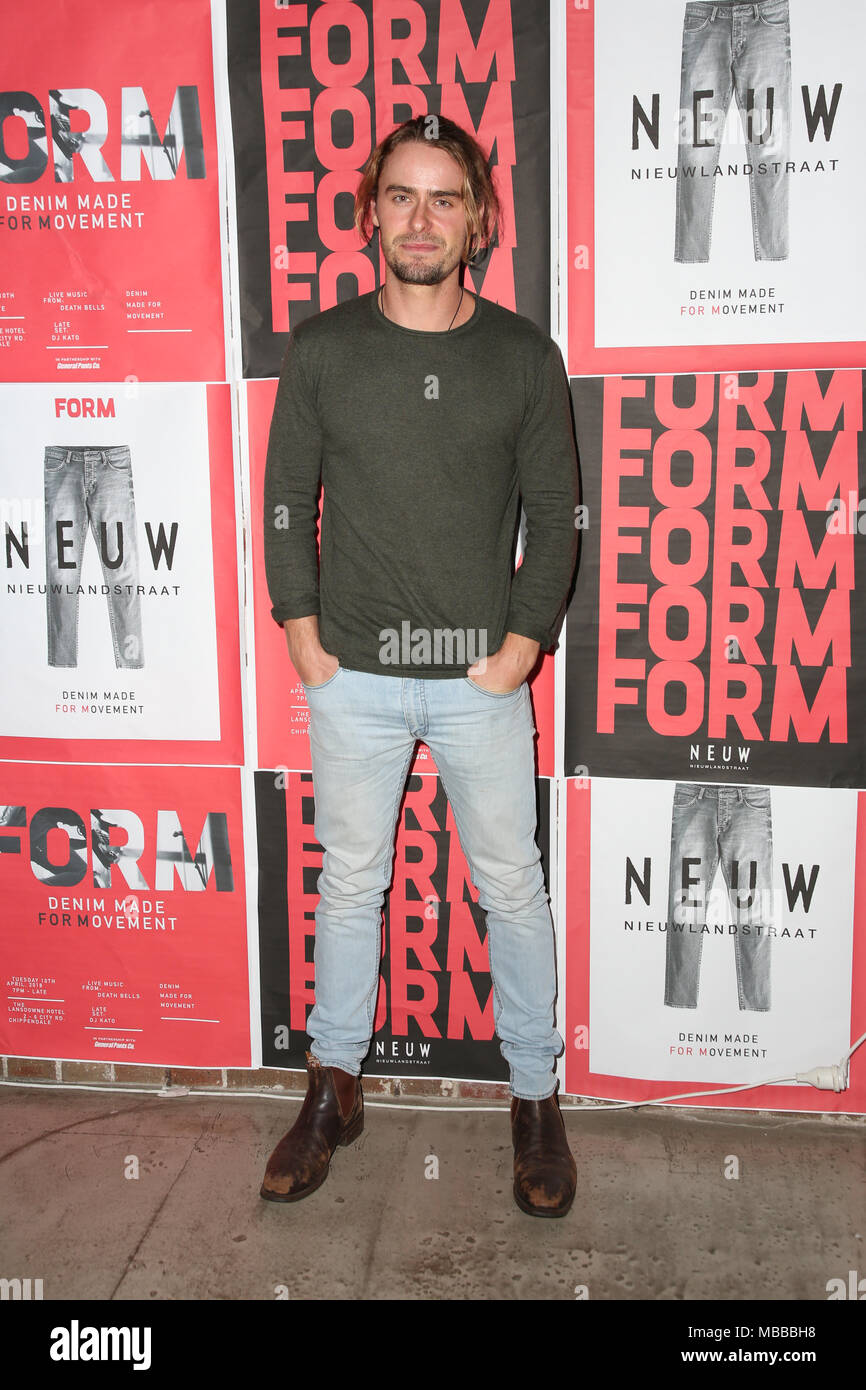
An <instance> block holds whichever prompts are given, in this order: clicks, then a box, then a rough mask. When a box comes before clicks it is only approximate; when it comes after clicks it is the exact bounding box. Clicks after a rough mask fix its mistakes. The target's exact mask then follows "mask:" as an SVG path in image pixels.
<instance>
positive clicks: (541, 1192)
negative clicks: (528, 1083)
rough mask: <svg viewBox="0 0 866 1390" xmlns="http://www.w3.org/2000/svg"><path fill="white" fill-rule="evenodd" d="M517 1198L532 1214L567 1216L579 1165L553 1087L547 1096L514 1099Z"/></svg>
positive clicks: (515, 1097) (521, 1208) (513, 1140)
mask: <svg viewBox="0 0 866 1390" xmlns="http://www.w3.org/2000/svg"><path fill="white" fill-rule="evenodd" d="M511 1139H512V1142H513V1144H514V1200H515V1202H516V1203H517V1205H518V1206H519V1207H520V1210H521V1211H525V1212H527V1213H528V1215H529V1216H565V1214H566V1213H567V1212H568V1211H569V1209H570V1207H571V1204H572V1202H573V1201H574V1192H575V1188H576V1186H577V1169H576V1167H575V1164H574V1158H573V1157H572V1153H571V1149H570V1148H569V1147H568V1139H567V1138H566V1134H565V1125H564V1124H563V1121H562V1115H561V1114H560V1110H559V1101H558V1100H557V1098H556V1092H555V1091H554V1093H553V1095H552V1096H548V1097H547V1099H546V1100H520V1099H519V1098H518V1097H517V1096H513V1097H512V1100H511Z"/></svg>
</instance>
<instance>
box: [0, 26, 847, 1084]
mask: <svg viewBox="0 0 866 1390" xmlns="http://www.w3.org/2000/svg"><path fill="white" fill-rule="evenodd" d="M829 5H830V12H831V13H830V15H829V18H830V20H832V22H827V19H826V18H825V17H822V18H821V20H820V22H818V17H817V12H816V11H815V9H814V6H810V5H808V4H807V3H805V0H760V3H759V4H758V5H757V6H755V7H750V8H752V9H753V10H754V15H753V23H752V25H751V27H749V28H748V30H747V31H746V30H744V31H743V32H742V33H738V34H737V35H734V32H733V28H732V25H733V23H734V20H733V16H732V14H731V12H730V11H731V7H730V6H726V5H724V4H722V5H719V6H711V5H701V4H698V5H697V6H696V5H693V4H690V5H688V6H687V5H686V4H685V0H659V3H658V4H657V5H654V6H653V7H652V10H653V14H652V16H651V17H650V15H649V9H650V7H648V6H646V5H645V4H641V3H640V2H639V0H624V4H623V5H617V6H611V5H606V4H604V3H600V2H599V0H586V3H578V4H572V3H569V4H565V3H564V0H553V3H551V5H550V6H549V10H548V8H546V7H538V6H536V5H527V4H522V3H519V0H424V3H421V4H414V3H408V0H407V3H405V4H403V3H401V0H388V2H387V3H385V0H340V2H339V3H336V0H311V3H309V4H303V5H302V4H274V3H272V0H255V3H248V0H225V3H222V0H182V3H181V4H174V5H169V4H168V3H167V0H146V3H143V4H142V3H138V4H137V5H136V7H135V23H134V24H131V23H130V17H131V15H132V11H131V9H130V7H129V6H128V5H126V4H125V3H124V4H121V5H118V6H116V7H115V8H114V9H113V10H112V12H111V14H110V15H106V13H105V12H104V8H103V7H100V6H98V5H97V4H96V3H95V0H82V4H81V5H79V6H77V7H76V11H75V17H74V19H73V17H72V15H71V14H70V15H69V16H59V17H58V20H57V24H56V25H53V26H52V32H51V35H50V38H49V39H47V40H45V41H44V42H43V40H42V39H40V40H39V42H38V43H37V41H36V39H35V38H34V36H33V34H32V32H31V28H30V26H29V25H28V24H27V23H26V22H25V18H24V17H23V16H18V18H12V17H10V23H9V35H8V40H9V41H8V43H7V45H6V46H5V49H4V55H3V57H2V59H0V74H2V77H3V81H2V82H0V202H2V206H0V247H2V249H3V251H4V252H5V254H4V256H3V257H2V261H0V381H2V384H0V398H2V404H3V412H2V420H3V423H2V426H0V496H2V517H0V523H2V541H3V545H2V555H3V564H4V569H5V575H4V582H3V592H2V594H0V603H2V623H3V632H4V636H5V638H6V643H5V646H6V650H7V652H10V653H12V654H13V655H12V659H11V660H10V661H9V662H8V663H7V676H6V678H5V679H4V682H3V688H2V690H0V759H2V761H0V770H2V776H3V782H4V787H3V788H2V789H0V873H3V874H4V875H5V884H6V887H7V890H8V892H9V894H10V901H11V902H12V903H13V904H14V908H13V910H12V911H11V912H10V913H9V914H8V915H7V916H6V918H5V920H4V924H3V926H2V928H0V934H2V943H3V953H4V971H3V983H4V985H5V986H6V988H5V990H4V996H5V997H4V1001H3V1010H2V1014H0V1052H4V1053H8V1054H10V1055H19V1056H24V1055H26V1056H45V1057H69V1058H75V1059H81V1060H88V1059H91V1058H93V1057H96V1056H106V1055H112V1056H115V1055H116V1056H120V1054H121V1052H122V1053H123V1055H124V1059H125V1060H131V1061H136V1062H142V1063H144V1062H149V1063H154V1062H156V1063H161V1064H164V1065H171V1064H176V1065H190V1066H208V1067H212V1066H252V1067H255V1066H258V1065H264V1066H273V1067H286V1066H288V1067H290V1068H298V1069H300V1068H302V1067H303V1052H304V1046H305V1040H306V1034H305V1032H304V1023H305V1020H306V1016H307V1015H308V1012H309V1007H310V1005H311V1003H312V999H313V997H314V987H315V981H314V974H313V968H312V938H313V928H314V913H315V903H316V892H315V882H316V877H317V874H318V868H319V866H320V863H321V848H320V847H319V846H318V845H317V844H316V842H315V837H314V834H313V832H312V806H313V788H312V784H311V781H310V771H309V770H310V757H309V745H308V737H307V722H308V715H307V708H306V701H305V698H304V693H303V687H302V685H301V684H300V681H299V680H297V678H296V676H295V673H294V672H293V671H292V669H291V666H290V663H289V661H288V656H287V653H286V647H285V640H284V637H283V634H282V632H281V630H280V629H279V627H277V625H276V624H275V623H274V622H273V620H272V618H271V616H270V601H269V597H268V594H267V588H266V584H265V579H264V570H263V556H262V550H263V544H262V517H261V492H262V483H263V474H264V462H265V452H266V447H267V437H268V428H269V423H270V415H271V411H272V408H273V400H274V395H275V390H276V378H277V376H278V374H279V370H280V364H281V361H282V357H283V353H284V351H285V347H286V343H287V342H288V337H289V334H290V332H291V330H292V329H293V328H294V327H295V326H296V325H297V324H298V323H300V322H302V321H303V320H304V319H305V318H306V317H308V316H310V315H311V314H315V313H317V312H319V311H320V310H322V309H325V308H328V307H329V306H330V305H332V304H336V303H338V302H341V301H343V300H346V299H349V298H353V297H355V296H357V295H360V294H369V293H371V292H373V291H375V290H376V289H377V288H378V287H379V285H380V284H381V282H382V278H383V274H384V265H383V262H382V261H381V258H380V256H379V251H378V243H377V241H375V240H374V241H373V242H372V243H371V244H370V245H369V246H367V245H365V244H364V243H363V242H362V241H361V239H360V238H359V237H358V235H357V233H356V232H355V231H354V228H353V227H352V218H351V207H352V199H353V196H354V191H355V188H356V187H357V183H358V180H359V178H360V170H361V168H362V166H363V164H364V161H365V159H366V158H367V155H368V154H369V152H370V150H371V149H372V148H373V146H374V144H375V143H376V141H377V140H378V139H380V138H381V137H382V135H384V134H385V133H387V131H388V130H389V129H391V128H392V127H393V126H394V125H395V124H397V123H399V122H400V121H401V120H403V119H405V118H406V117H408V116H410V115H424V114H427V113H428V112H432V113H437V112H438V113H441V114H444V115H448V116H450V117H451V118H453V119H455V120H457V121H458V122H459V123H461V124H463V125H465V126H467V127H468V128H471V129H472V130H473V131H474V132H475V133H476V135H477V137H478V139H479V141H480V143H481V144H482V146H483V148H484V149H485V152H486V153H487V154H488V155H489V157H490V160H491V165H492V168H493V173H494V179H495V181H496V185H497V189H498V192H499V194H500V197H501V198H502V201H503V206H504V212H505V217H504V225H503V231H502V233H501V235H500V238H499V240H498V242H497V244H496V245H495V246H494V247H493V248H492V251H491V252H490V254H489V256H488V258H487V260H486V261H485V262H484V263H483V264H482V265H481V266H480V267H479V268H477V269H473V270H471V271H469V272H468V278H467V288H471V289H473V290H474V291H475V292H476V293H478V294H479V295H481V296H482V297H485V298H489V299H490V300H492V301H494V302H496V303H499V304H502V305H504V306H505V307H507V308H510V309H512V310H515V311H517V312H519V313H521V314H524V315H525V316H527V317H528V318H530V319H531V320H532V321H533V322H535V323H536V324H537V325H538V326H540V327H541V328H543V329H544V330H545V331H549V332H551V333H552V334H553V336H554V337H555V338H556V340H557V341H558V343H559V346H560V348H561V350H562V354H563V359H564V363H565V366H566V369H567V373H568V377H569V380H570V386H571V396H572V404H573V411H574V419H575V430H576V438H577V443H578V448H579V453H580V464H581V480H582V500H581V507H580V508H579V509H578V512H577V513H576V515H575V525H576V527H577V528H578V530H579V533H580V540H581V558H580V565H579V570H578V575H577V579H576V584H575V589H574V596H573V599H572V601H571V605H570V608H569V611H568V616H567V620H566V625H565V628H564V631H563V634H562V637H561V639H560V643H559V647H558V649H557V651H556V653H555V654H554V655H550V656H547V657H545V659H544V660H543V661H542V662H541V663H540V665H539V668H538V669H537V671H536V672H535V673H534V674H533V678H532V683H531V691H532V699H533V709H534V713H535V721H536V726H537V735H538V737H537V774H538V788H539V792H538V796H539V806H540V808H541V810H540V830H539V843H540V845H541V848H542V854H543V857H544V859H545V863H546V866H547V869H548V875H549V877H548V884H549V889H550V893H551V901H552V908H553V915H554V920H555V922H556V927H557V934H558V953H559V954H558V960H559V981H560V999H559V1018H558V1026H559V1029H560V1032H561V1033H562V1034H563V1037H564V1038H565V1043H566V1048H565V1053H564V1056H563V1058H562V1059H560V1066H559V1077H560V1083H561V1086H562V1088H563V1090H564V1091H568V1092H569V1093H572V1094H581V1095H587V1096H599V1097H612V1098H616V1099H642V1098H652V1097H658V1096H659V1095H662V1094H664V1095H667V1094H670V1093H671V1092H676V1093H685V1092H691V1091H693V1090H708V1091H709V1092H710V1094H709V1095H708V1096H705V1097H703V1098H701V1099H700V1100H697V1101H696V1102H695V1103H700V1104H710V1105H713V1104H727V1105H743V1106H746V1107H756V1106H763V1107H767V1106H771V1107H772V1108H779V1109H793V1110H797V1109H802V1110H810V1109H818V1110H849V1111H850V1110H855V1111H862V1110H863V1109H864V1108H866V1093H864V1082H863V1079H862V1078H861V1074H860V1073H861V1071H862V1063H860V1062H859V1060H858V1059H857V1058H855V1059H854V1060H853V1061H852V1064H851V1075H852V1081H851V1086H850V1088H849V1089H848V1090H847V1091H845V1092H843V1093H841V1094H839V1095H835V1094H832V1093H829V1094H828V1093H823V1092H813V1091H807V1090H806V1089H805V1088H804V1087H802V1086H798V1085H797V1084H796V1083H791V1082H785V1083H784V1084H774V1085H770V1086H766V1085H763V1086H760V1087H759V1088H758V1089H755V1090H752V1091H746V1092H740V1093H738V1094H725V1095H724V1099H722V1098H721V1096H719V1099H718V1100H717V1099H715V1096H716V1093H718V1092H723V1091H724V1088H725V1087H728V1086H734V1085H738V1084H739V1085H742V1084H745V1083H747V1082H751V1083H754V1082H768V1081H773V1080H774V1078H777V1077H779V1076H785V1075H790V1074H791V1073H792V1072H794V1071H804V1070H807V1069H808V1068H809V1067H810V1066H814V1065H818V1064H822V1065H827V1064H830V1063H832V1062H836V1061H838V1060H839V1059H840V1057H841V1056H842V1054H843V1053H844V1051H845V1049H846V1047H848V1046H850V1043H851V1041H852V1040H853V1038H854V1037H855V1036H856V1035H858V1034H859V1033H860V1032H862V1031H863V1026H864V1025H863V1016H864V1009H863V1004H864V1000H863V984H862V981H863V944H864V932H866V927H864V923H863V904H862V895H861V894H860V892H859V889H858V884H859V882H860V880H861V878H862V874H861V873H860V868H861V866H862V857H863V847H862V844H863V834H864V830H863V824H864V818H863V808H862V793H861V789H862V788H863V787H864V785H866V780H864V778H866V771H864V757H866V748H864V724H863V719H862V715H861V710H862V708H863V694H864V691H863V688H862V686H863V665H864V654H863V640H864V637H863V633H864V619H863V605H862V602H861V601H860V597H859V595H860V591H861V590H862V584H863V576H862V573H861V571H862V554H861V545H862V540H861V537H862V534H863V530H861V524H862V527H863V529H866V522H862V502H861V498H862V495H863V493H864V489H863V480H862V476H861V469H862V466H863V395H864V390H863V370H864V368H866V352H864V340H866V328H864V320H863V309H862V305H863V302H864V288H866V287H864V285H863V281H862V276H863V269H862V257H861V256H860V255H859V243H858V242H857V240H856V235H857V233H856V229H857V227H858V226H859V223H860V220H861V218H860V213H861V208H860V202H861V201H862V188H863V186H864V184H863V179H862V174H863V172H864V171H863V154H862V142H861V141H860V140H859V138H858V137H859V128H858V124H857V121H856V112H857V111H858V110H859V109H861V108H862V101H863V98H864V96H866V93H863V91H862V86H863V80H864V79H863V76H862V72H861V70H860V65H859V64H858V63H857V61H856V51H857V50H856V43H854V42H853V41H850V40H849V41H843V40H842V37H841V36H842V35H843V34H845V33H846V32H847V30H846V26H848V29H850V27H851V26H854V30H855V31H856V32H857V33H859V32H860V30H862V28H863V24H864V20H863V17H862V15H861V14H860V11H859V8H858V7H857V6H856V5H854V4H853V3H851V2H850V0H829ZM726 25H727V26H728V27H727V29H726V27H725V26H726ZM862 37H866V35H862ZM735 40H736V42H735ZM732 44H733V47H732ZM726 45H727V47H726ZM735 50H736V51H735ZM726 54H729V60H727V68H726V67H725V63H726V57H725V55H726ZM726 72H727V73H728V74H732V78H731V81H732V85H731V88H730V90H728V86H727V80H728V79H727V77H726V76H725V73H726ZM58 84H65V85H58ZM560 209H561V213H562V215H561V217H560V215H559V214H560ZM529 543H530V544H531V538H530V542H529ZM518 559H519V552H518ZM830 918H832V920H833V922H834V923H835V927H834V929H833V930H832V931H831V930H830V929H829V928H828V925H827V923H828V919H830ZM146 922H147V925H145V923H146ZM169 922H171V923H172V924H173V925H172V926H171V927H170V926H169ZM383 939H384V944H385V954H384V956H383V963H382V982H381V989H380V1002H379V1006H378V1009H377V1017H376V1033H375V1037H374V1046H373V1049H372V1050H371V1056H370V1059H369V1063H368V1070H370V1071H371V1072H373V1073H374V1074H380V1075H385V1074H394V1075H406V1076H419V1075H423V1076H428V1077H430V1078H431V1079H432V1078H436V1077H454V1078H463V1079H468V1080H478V1081H484V1080H488V1081H492V1080H503V1079H504V1076H505V1071H504V1068H503V1064H502V1060H501V1057H500V1054H499V1050H498V1045H497V1043H496V1040H495V1038H494V1037H493V1032H492V1022H491V1020H492V1012H491V998H490V987H489V973H488V962H487V960H486V950H487V947H486V932H485V923H484V914H483V912H482V911H481V910H480V909H479V907H478V904H477V895H476V894H475V893H474V889H473V887H472V884H471V879H470V878H469V876H468V871H467V870H466V866H465V862H464V861H463V858H462V853H461V850H460V846H459V841H458V838H457V835H456V831H455V828H454V825H453V820H452V818H451V815H450V811H449V808H448V805H447V801H446V799H445V797H444V792H443V791H442V787H441V783H440V781H439V778H438V775H437V770H436V767H435V763H434V761H433V759H432V756H431V754H430V752H429V750H427V749H426V747H425V746H424V745H423V744H419V747H418V749H417V751H416V755H415V760H414V763H413V765H412V768H411V774H410V780H409V783H408V786H407V790H406V794H405V798H404V804H403V807H402V811H401V816H400V821H399V827H398V837H397V854H396V868H395V879H394V884H393V886H392V889H391V893H390V896H389V899H388V902H387V904H386V911H385V917H384V937H383ZM215 950H216V951H217V952H218V955H219V960H220V965H219V968H218V969H215V968H214V965H213V961H214V957H213V952H214V951H215ZM7 962H8V963H7ZM816 981H820V987H818V986H817V984H816ZM804 1019H805V1020H808V1027H806V1028H805V1029H804V1027H803V1021H804ZM681 1035H682V1036H681ZM112 1039H113V1041H112ZM97 1047H98V1048H99V1051H98V1052H97V1051H96V1049H97Z"/></svg>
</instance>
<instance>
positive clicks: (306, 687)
mask: <svg viewBox="0 0 866 1390" xmlns="http://www.w3.org/2000/svg"><path fill="white" fill-rule="evenodd" d="M342 669H343V668H342V666H338V667H337V669H336V671H335V672H334V674H333V675H332V676H329V677H328V679H327V680H326V681H322V684H321V685H304V682H303V681H301V685H303V686H304V693H305V694H310V693H311V692H312V691H316V690H327V688H328V686H329V685H333V684H334V681H335V680H336V679H337V677H338V676H339V674H340V672H341V671H342Z"/></svg>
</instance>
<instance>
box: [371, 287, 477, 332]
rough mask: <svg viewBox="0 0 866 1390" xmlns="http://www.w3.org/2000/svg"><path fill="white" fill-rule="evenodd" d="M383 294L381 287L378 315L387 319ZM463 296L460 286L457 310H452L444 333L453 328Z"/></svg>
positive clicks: (383, 290) (462, 289)
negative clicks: (380, 314)
mask: <svg viewBox="0 0 866 1390" xmlns="http://www.w3.org/2000/svg"><path fill="white" fill-rule="evenodd" d="M384 293H385V286H384V285H383V286H382V288H381V289H380V291H379V310H380V313H382V314H383V315H384V317H385V318H387V317H388V315H387V314H386V313H385V309H384V307H383V304H382V296H383V294H384ZM464 294H465V290H464V288H463V286H462V285H461V286H460V298H459V299H458V301H457V308H456V309H455V310H454V313H453V314H452V316H451V322H450V323H449V325H448V327H447V328H446V329H445V332H446V333H450V332H451V329H452V328H453V327H454V320H455V319H456V317H457V315H458V314H459V313H460V306H461V304H462V303H463V295H464Z"/></svg>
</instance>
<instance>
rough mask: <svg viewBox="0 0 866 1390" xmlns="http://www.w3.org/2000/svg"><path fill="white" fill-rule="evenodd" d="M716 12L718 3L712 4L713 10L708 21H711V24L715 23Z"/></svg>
mask: <svg viewBox="0 0 866 1390" xmlns="http://www.w3.org/2000/svg"><path fill="white" fill-rule="evenodd" d="M718 13H719V7H718V5H713V12H712V14H711V15H710V23H711V24H715V22H716V15H717V14H718Z"/></svg>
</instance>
